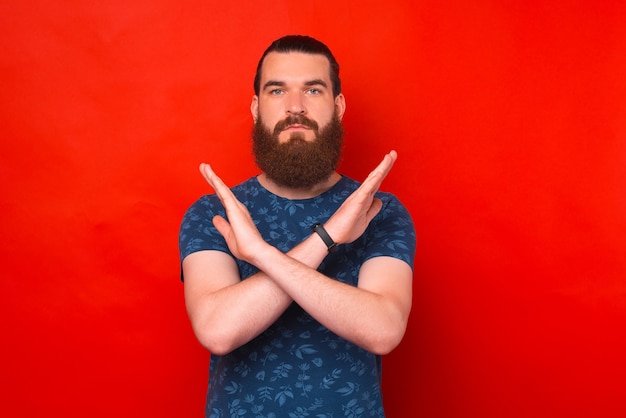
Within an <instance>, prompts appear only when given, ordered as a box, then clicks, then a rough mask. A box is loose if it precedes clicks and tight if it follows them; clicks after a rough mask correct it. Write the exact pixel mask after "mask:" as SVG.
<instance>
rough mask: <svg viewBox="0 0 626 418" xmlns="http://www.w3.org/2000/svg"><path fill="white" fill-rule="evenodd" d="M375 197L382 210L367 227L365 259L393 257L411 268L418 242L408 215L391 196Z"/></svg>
mask: <svg viewBox="0 0 626 418" xmlns="http://www.w3.org/2000/svg"><path fill="white" fill-rule="evenodd" d="M377 197H378V198H380V199H381V200H382V202H383V207H382V209H381V211H380V212H379V214H378V215H377V216H376V217H375V218H374V220H373V221H372V223H371V224H370V226H369V227H368V231H367V244H366V254H365V259H366V260H367V259H370V258H374V257H381V256H388V257H393V258H397V259H400V260H402V261H404V262H406V263H407V264H408V265H409V266H410V267H411V269H413V264H414V261H415V249H416V245H417V243H416V235H415V227H414V225H413V220H412V218H411V215H410V213H409V211H408V210H407V209H406V207H405V206H404V205H403V204H402V203H401V202H400V201H399V200H398V198H396V197H395V196H394V195H392V194H389V193H379V194H378V196H377Z"/></svg>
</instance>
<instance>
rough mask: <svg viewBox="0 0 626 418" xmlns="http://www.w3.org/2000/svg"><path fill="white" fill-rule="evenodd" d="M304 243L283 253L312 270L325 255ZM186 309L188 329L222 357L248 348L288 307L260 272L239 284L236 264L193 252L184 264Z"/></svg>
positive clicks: (312, 244) (222, 255)
mask: <svg viewBox="0 0 626 418" xmlns="http://www.w3.org/2000/svg"><path fill="white" fill-rule="evenodd" d="M316 244H318V243H316V242H315V241H313V240H305V241H304V242H302V243H301V244H299V245H298V246H296V247H295V248H293V249H292V250H291V251H289V252H288V253H287V255H286V256H287V257H290V258H292V259H294V260H298V261H299V262H300V263H302V265H305V266H308V267H310V268H313V269H314V268H317V266H319V264H320V263H321V262H322V260H323V259H324V256H325V251H319V248H318V251H315V248H316V247H319V246H318V245H316ZM183 274H184V277H185V286H184V291H185V304H186V306H187V313H188V315H189V319H190V321H191V325H192V328H193V330H194V333H195V334H196V337H197V338H198V340H199V341H200V343H201V344H202V345H203V346H204V347H206V348H207V349H208V350H209V351H210V352H211V353H214V354H218V355H223V354H226V353H229V352H230V351H232V350H234V349H235V348H237V347H239V346H241V345H243V344H245V343H247V342H248V341H250V340H252V339H253V338H254V337H256V336H257V335H259V334H260V333H261V332H263V331H264V330H265V329H267V328H268V327H269V326H270V325H271V324H272V323H274V322H275V321H276V320H277V319H278V317H279V316H280V315H281V314H282V313H283V312H284V311H285V309H287V307H289V305H290V304H291V302H292V298H291V297H290V296H288V295H287V294H286V293H285V292H284V291H283V290H282V289H281V288H280V286H278V285H277V284H276V283H275V282H274V281H272V280H270V279H269V278H268V276H267V274H265V273H264V272H262V271H261V272H259V273H257V274H255V275H253V276H251V277H249V278H247V279H246V280H241V278H240V277H239V270H238V268H237V265H236V263H235V260H234V259H233V258H232V257H231V256H230V255H229V254H226V253H224V252H221V251H198V252H196V253H193V254H190V255H189V256H187V257H185V259H184V260H183Z"/></svg>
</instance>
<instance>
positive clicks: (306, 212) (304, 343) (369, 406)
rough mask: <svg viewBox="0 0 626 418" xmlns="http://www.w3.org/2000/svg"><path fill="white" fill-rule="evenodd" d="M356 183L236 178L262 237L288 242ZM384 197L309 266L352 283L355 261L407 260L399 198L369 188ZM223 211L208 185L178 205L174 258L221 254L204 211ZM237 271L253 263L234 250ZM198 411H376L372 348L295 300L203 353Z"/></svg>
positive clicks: (275, 417) (269, 414)
mask: <svg viewBox="0 0 626 418" xmlns="http://www.w3.org/2000/svg"><path fill="white" fill-rule="evenodd" d="M358 186H359V183H357V182H356V181H354V180H351V179H349V178H347V177H342V178H341V180H340V181H339V182H338V183H337V184H335V185H334V186H333V187H332V188H331V189H330V190H328V191H327V192H325V193H323V194H321V195H319V196H317V197H314V198H310V199H302V200H290V199H285V198H282V197H279V196H277V195H274V194H272V193H270V192H269V191H268V190H266V189H265V188H264V187H262V186H261V185H260V184H259V182H258V180H257V179H256V177H253V178H250V179H249V180H247V181H245V182H244V183H242V184H240V185H238V186H235V187H234V188H233V189H232V190H233V193H234V194H235V196H236V197H237V198H238V199H239V200H240V201H241V202H242V203H243V204H244V205H245V206H246V207H247V208H248V210H249V212H250V215H251V216H252V218H253V219H254V222H255V224H256V226H257V228H258V229H259V232H260V233H261V235H262V236H263V237H264V238H265V240H266V241H267V242H268V243H270V244H271V245H273V246H275V247H276V248H278V249H280V250H281V251H283V252H287V251H289V250H290V249H292V248H293V247H295V246H296V245H298V244H299V243H300V242H302V241H303V240H304V239H306V238H307V237H308V236H309V235H311V227H312V226H313V225H315V224H316V223H318V222H319V223H322V224H323V223H325V222H326V221H327V220H328V218H329V217H330V216H331V215H332V214H333V213H334V212H335V211H336V210H337V209H338V208H339V206H340V205H341V203H342V202H343V201H344V200H345V199H346V198H347V197H348V196H349V195H350V194H351V193H352V192H353V191H354V190H356V189H357V188H358ZM376 197H378V198H379V199H381V200H382V202H383V207H382V209H381V211H380V212H379V213H378V215H377V216H376V217H375V218H374V219H373V220H372V222H371V223H370V225H369V226H368V228H367V229H366V231H365V233H364V234H363V235H362V236H361V237H360V238H359V239H357V240H356V241H354V242H353V243H350V244H344V245H340V246H339V247H338V248H337V250H336V251H335V252H333V253H330V254H328V256H327V257H326V258H325V259H324V261H323V262H322V264H321V265H320V266H319V268H318V270H319V271H320V272H322V273H323V274H325V275H327V276H328V277H332V278H334V279H336V280H339V281H341V282H344V283H348V284H350V285H353V286H356V285H357V281H358V274H359V269H360V267H361V265H362V264H363V263H364V262H365V261H366V260H368V259H370V258H373V257H378V256H390V257H395V258H398V259H400V260H403V261H405V262H406V263H408V264H409V265H410V266H411V268H412V267H413V260H414V255H415V230H414V227H413V222H412V220H411V217H410V215H409V213H408V211H407V210H406V208H405V207H404V206H403V205H402V204H401V203H400V201H399V200H398V199H397V198H396V197H395V196H393V195H392V194H389V193H382V192H378V193H377V195H376ZM217 214H219V215H222V216H224V217H225V211H224V208H223V206H222V204H221V203H220V201H219V199H218V198H217V196H216V195H206V196H203V197H201V198H200V199H199V200H198V201H196V202H195V203H194V204H193V205H192V206H191V207H190V208H189V209H188V211H187V213H186V214H185V217H184V218H183V222H182V225H181V229H180V236H179V245H180V259H181V262H182V260H183V259H184V258H185V257H186V256H187V255H189V254H191V253H193V252H196V251H201V250H218V251H223V252H226V253H228V254H230V251H229V250H228V246H227V245H226V242H225V241H224V239H223V237H222V236H221V235H220V233H219V232H218V231H217V230H216V229H215V227H214V226H213V223H212V221H211V219H212V218H213V216H215V215H217ZM236 261H237V265H238V267H239V272H240V274H241V278H242V280H245V279H246V278H247V277H250V276H251V275H253V274H255V273H256V272H258V269H257V268H256V267H254V266H252V265H250V264H248V263H246V262H243V261H241V260H236ZM205 416H206V417H207V418H218V417H220V418H221V417H233V418H234V417H237V418H245V417H254V418H283V417H289V418H299V417H317V418H331V417H334V418H339V417H346V418H359V417H384V416H385V414H384V410H383V405H382V394H381V358H380V356H378V355H375V354H372V353H370V352H368V351H366V350H364V349H362V348H360V347H358V346H356V345H354V344H352V343H350V342H349V341H346V340H344V339H343V338H341V337H339V336H338V335H336V334H334V333H333V332H331V331H330V330H328V329H327V328H326V327H324V326H323V325H321V324H320V323H319V322H317V321H316V320H315V319H314V318H312V317H311V316H310V315H309V314H308V313H307V312H305V311H304V310H303V309H302V308H300V306H298V305H297V304H296V303H292V304H291V306H290V307H289V308H288V309H287V310H286V311H285V312H284V313H283V314H282V316H281V317H280V318H279V319H278V320H277V321H276V322H275V323H274V324H273V325H272V326H270V327H269V328H268V329H267V330H266V331H264V332H263V333H262V334H261V335H259V336H258V337H256V338H255V339H253V340H252V341H250V342H248V343H247V344H245V345H243V346H241V347H239V348H238V349H235V350H234V351H232V352H231V353H229V354H227V355H224V356H218V355H211V360H210V371H209V390H208V393H207V403H206V411H205Z"/></svg>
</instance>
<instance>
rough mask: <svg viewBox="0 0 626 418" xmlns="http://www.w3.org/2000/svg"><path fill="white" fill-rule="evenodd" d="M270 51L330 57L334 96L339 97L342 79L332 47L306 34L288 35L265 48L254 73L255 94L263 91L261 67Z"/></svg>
mask: <svg viewBox="0 0 626 418" xmlns="http://www.w3.org/2000/svg"><path fill="white" fill-rule="evenodd" d="M270 52H279V53H289V52H304V53H305V54H320V55H324V56H325V57H326V58H328V62H329V63H330V81H331V83H332V88H333V96H334V97H337V96H338V95H339V94H340V93H341V80H340V79H339V64H338V63H337V60H336V59H335V57H334V56H333V53H332V52H331V51H330V49H329V48H328V47H327V46H326V45H325V44H324V43H323V42H320V41H318V40H317V39H315V38H311V37H310V36H305V35H287V36H283V37H282V38H279V39H277V40H275V41H274V42H272V44H271V45H270V46H269V47H268V48H267V49H266V50H265V52H264V53H263V55H262V56H261V59H260V60H259V63H258V65H257V67H256V74H255V75H254V94H256V95H257V96H258V95H259V93H260V92H261V67H262V66H263V60H264V59H265V57H266V56H267V54H269V53H270Z"/></svg>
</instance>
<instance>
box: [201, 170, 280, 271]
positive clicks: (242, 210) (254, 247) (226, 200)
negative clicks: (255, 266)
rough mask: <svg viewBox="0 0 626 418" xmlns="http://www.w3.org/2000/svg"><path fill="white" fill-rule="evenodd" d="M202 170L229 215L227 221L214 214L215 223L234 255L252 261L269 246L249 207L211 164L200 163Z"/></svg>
mask: <svg viewBox="0 0 626 418" xmlns="http://www.w3.org/2000/svg"><path fill="white" fill-rule="evenodd" d="M200 172H201V173H202V175H203V176H204V178H205V180H206V181H207V182H208V183H209V184H210V185H211V187H212V188H213V189H214V190H215V193H216V194H217V197H218V198H219V199H220V201H221V202H222V205H224V209H226V215H227V217H228V221H227V220H226V219H224V218H223V217H221V216H219V215H216V216H214V217H213V225H214V226H215V228H217V230H218V231H219V232H220V234H222V236H223V237H224V239H225V240H226V244H228V248H229V249H230V251H231V252H232V253H233V255H234V256H235V257H237V258H239V259H240V260H245V261H248V262H250V260H252V258H253V257H254V256H255V255H258V254H260V252H261V251H260V250H261V248H263V247H267V245H268V244H267V243H266V242H265V240H264V239H263V237H262V236H261V234H260V233H259V230H258V229H257V227H256V225H255V224H254V221H253V220H252V217H251V216H250V212H248V209H247V208H246V207H245V206H244V204H243V203H241V202H240V201H239V200H238V199H237V198H236V197H235V195H234V194H233V192H232V191H231V190H230V189H229V188H228V186H226V184H224V182H223V181H222V179H221V178H219V177H218V176H217V174H215V172H214V171H213V169H212V168H211V166H210V165H208V164H204V163H203V164H200Z"/></svg>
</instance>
